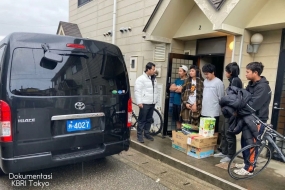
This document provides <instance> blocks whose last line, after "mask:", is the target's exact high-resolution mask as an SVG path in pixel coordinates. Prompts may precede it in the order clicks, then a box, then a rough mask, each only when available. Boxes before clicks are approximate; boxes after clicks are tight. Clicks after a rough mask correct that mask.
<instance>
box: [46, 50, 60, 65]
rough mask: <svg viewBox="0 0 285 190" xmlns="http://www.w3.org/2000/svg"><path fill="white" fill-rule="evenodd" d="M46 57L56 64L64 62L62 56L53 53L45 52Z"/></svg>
mask: <svg viewBox="0 0 285 190" xmlns="http://www.w3.org/2000/svg"><path fill="white" fill-rule="evenodd" d="M44 57H45V58H46V59H48V60H50V61H55V62H58V63H59V62H62V59H63V58H62V56H61V55H58V54H55V53H51V52H50V51H47V52H45V55H44Z"/></svg>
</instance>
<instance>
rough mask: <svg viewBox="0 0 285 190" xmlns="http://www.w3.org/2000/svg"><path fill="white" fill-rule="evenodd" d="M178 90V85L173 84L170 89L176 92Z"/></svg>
mask: <svg viewBox="0 0 285 190" xmlns="http://www.w3.org/2000/svg"><path fill="white" fill-rule="evenodd" d="M176 89H177V86H176V84H172V85H171V86H170V88H169V90H170V91H175V90H176Z"/></svg>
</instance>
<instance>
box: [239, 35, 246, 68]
mask: <svg viewBox="0 0 285 190" xmlns="http://www.w3.org/2000/svg"><path fill="white" fill-rule="evenodd" d="M244 34H245V31H243V35H242V36H241V40H240V51H239V61H238V66H239V68H240V66H241V62H242V52H243V40H244Z"/></svg>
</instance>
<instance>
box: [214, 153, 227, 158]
mask: <svg viewBox="0 0 285 190" xmlns="http://www.w3.org/2000/svg"><path fill="white" fill-rule="evenodd" d="M226 156H227V155H225V154H223V153H221V152H219V153H216V154H214V157H216V158H217V157H226Z"/></svg>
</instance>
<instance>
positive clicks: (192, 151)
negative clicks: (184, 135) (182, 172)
mask: <svg viewBox="0 0 285 190" xmlns="http://www.w3.org/2000/svg"><path fill="white" fill-rule="evenodd" d="M213 154H214V146H211V147H205V148H196V147H194V146H190V145H188V148H187V155H188V156H191V157H194V158H197V159H201V158H207V157H210V156H211V155H213Z"/></svg>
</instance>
